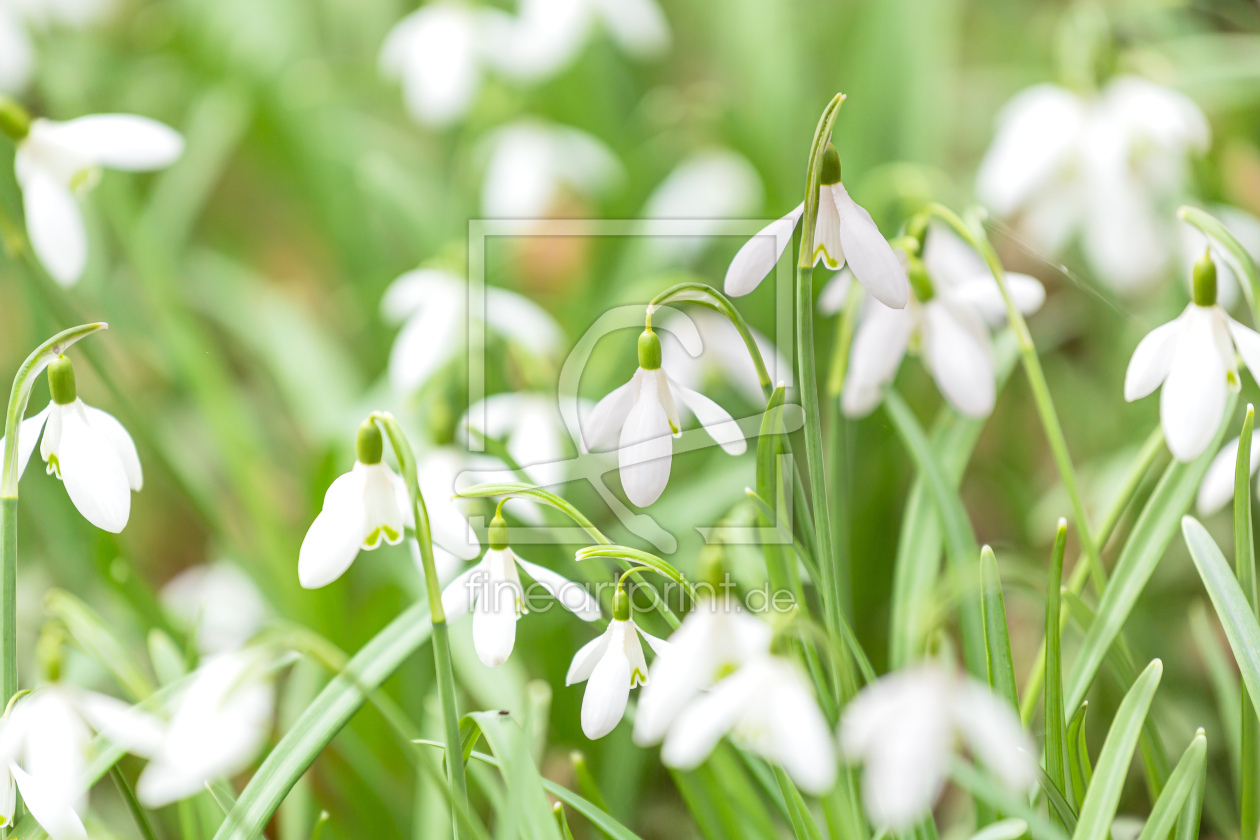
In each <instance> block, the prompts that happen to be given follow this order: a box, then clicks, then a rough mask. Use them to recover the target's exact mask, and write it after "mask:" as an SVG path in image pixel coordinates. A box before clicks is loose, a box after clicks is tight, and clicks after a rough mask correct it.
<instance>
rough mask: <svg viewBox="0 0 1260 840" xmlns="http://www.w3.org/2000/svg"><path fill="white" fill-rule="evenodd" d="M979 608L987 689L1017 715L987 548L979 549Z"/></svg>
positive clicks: (998, 589)
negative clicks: (1003, 700)
mask: <svg viewBox="0 0 1260 840" xmlns="http://www.w3.org/2000/svg"><path fill="white" fill-rule="evenodd" d="M980 583H981V587H982V589H981V593H980V599H981V605H982V607H983V611H982V613H983V616H984V647H985V652H986V654H987V664H988V667H989V686H990V687H991V688H992V689H993V691H994V692H995V693H996V694H997V695H998V696H999V697H1002V698H1005V700H1006V702H1008V703H1010V704H1011V708H1013V709H1014V710H1015V711H1017V712H1018V711H1019V696H1018V695H1017V694H1016V688H1015V665H1014V664H1013V663H1012V661H1011V637H1010V631H1009V629H1008V628H1007V626H1006V599H1005V598H1004V597H1003V595H1002V578H1001V576H1000V575H999V574H998V567H997V558H996V557H995V556H994V555H993V549H991V548H989V547H988V546H987V545H986V546H985V547H984V548H982V549H980Z"/></svg>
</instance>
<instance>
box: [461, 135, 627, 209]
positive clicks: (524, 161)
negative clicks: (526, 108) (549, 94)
mask: <svg viewBox="0 0 1260 840" xmlns="http://www.w3.org/2000/svg"><path fill="white" fill-rule="evenodd" d="M486 143H487V145H488V147H489V149H490V164H489V166H488V167H487V168H486V175H485V181H484V182H483V183H482V187H481V209H482V211H483V212H484V213H485V214H486V215H487V216H488V217H490V218H492V219H534V218H540V217H542V216H545V215H546V214H547V213H548V211H550V210H552V209H554V208H555V206H556V201H557V199H558V198H559V196H560V194H561V192H562V191H563V190H571V191H572V192H575V193H578V194H580V195H583V196H592V195H596V194H598V193H600V192H602V191H604V190H606V189H607V188H608V187H609V186H610V185H611V184H612V183H613V182H615V181H616V180H617V179H618V178H619V177H620V176H621V164H620V163H618V161H617V158H616V157H615V156H614V155H613V153H612V151H611V150H609V148H608V147H607V146H606V145H604V143H603V142H601V141H600V140H598V139H597V138H595V137H592V136H591V135H590V134H587V133H586V132H585V131H579V130H578V129H576V128H569V127H568V126H562V125H552V124H549V123H544V122H541V121H538V120H520V121H517V122H514V123H512V124H510V125H506V126H503V127H502V128H499V129H497V130H495V132H494V133H493V134H492V135H491V136H490V137H489V138H488V140H487V141H486Z"/></svg>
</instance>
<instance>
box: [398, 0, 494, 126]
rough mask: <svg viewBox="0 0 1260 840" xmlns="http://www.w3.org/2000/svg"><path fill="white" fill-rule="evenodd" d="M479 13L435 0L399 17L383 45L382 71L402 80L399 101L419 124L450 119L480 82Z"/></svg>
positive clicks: (482, 42)
mask: <svg viewBox="0 0 1260 840" xmlns="http://www.w3.org/2000/svg"><path fill="white" fill-rule="evenodd" d="M483 20H484V18H483V17H482V15H481V13H480V12H479V11H478V10H476V9H473V8H470V7H469V6H467V5H465V4H463V3H457V2H449V0H439V2H436V3H429V4H427V5H424V6H421V7H420V8H419V9H418V10H417V11H414V12H412V13H411V14H409V15H407V16H406V17H405V18H403V19H402V20H400V21H399V22H398V23H397V24H396V25H395V26H394V28H393V29H391V30H390V31H389V34H388V35H387V36H385V43H384V44H383V45H382V46H381V56H380V72H381V75H382V76H384V77H385V78H387V79H393V80H397V81H400V82H401V83H402V87H403V101H404V102H405V104H406V106H407V111H408V113H410V114H411V116H412V118H413V119H415V120H416V121H417V122H419V123H421V124H423V125H431V126H445V125H449V124H451V123H453V122H455V121H457V120H459V119H460V118H461V117H463V116H464V114H465V112H467V110H468V107H469V106H470V105H471V104H472V101H473V97H475V96H476V95H477V89H478V88H479V87H480V86H481V76H482V64H483V62H484V60H485V49H486V44H485V39H484V37H483V32H482V29H481V26H482V21H483Z"/></svg>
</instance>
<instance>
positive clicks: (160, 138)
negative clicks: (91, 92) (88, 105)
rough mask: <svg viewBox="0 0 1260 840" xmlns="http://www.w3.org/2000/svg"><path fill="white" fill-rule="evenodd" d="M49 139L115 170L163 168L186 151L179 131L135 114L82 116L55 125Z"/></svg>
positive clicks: (49, 133) (50, 131)
mask: <svg viewBox="0 0 1260 840" xmlns="http://www.w3.org/2000/svg"><path fill="white" fill-rule="evenodd" d="M48 137H49V139H51V140H53V141H54V142H56V143H57V144H58V145H61V146H64V147H65V148H67V149H69V150H71V151H72V152H73V153H74V154H76V155H78V156H80V157H82V158H85V159H87V160H91V161H94V162H96V163H97V164H98V165H101V166H108V167H110V168H111V169H123V170H130V171H144V170H149V169H161V168H163V167H166V166H170V165H171V164H172V163H174V162H175V161H176V160H178V159H179V156H180V155H181V154H183V152H184V138H183V137H181V136H180V134H179V132H178V131H176V130H174V129H173V128H170V127H169V126H166V125H163V124H162V123H160V122H158V121H156V120H151V119H148V118H146V117H137V116H134V115H132V114H94V115H92V116H90V117H79V118H78V119H75V120H70V121H69V122H64V123H58V124H56V125H54V126H53V127H52V128H51V129H50V130H49V132H48Z"/></svg>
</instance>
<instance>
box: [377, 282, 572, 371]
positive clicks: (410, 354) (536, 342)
mask: <svg viewBox="0 0 1260 840" xmlns="http://www.w3.org/2000/svg"><path fill="white" fill-rule="evenodd" d="M485 294H486V300H485V303H486V306H485V313H484V317H485V322H486V325H487V326H488V327H489V328H490V330H492V331H494V332H496V333H498V334H500V335H502V336H503V337H505V338H506V339H508V340H509V341H511V342H512V343H513V344H515V345H516V346H518V347H520V348H521V349H522V350H525V351H527V352H529V353H531V354H532V355H534V356H536V357H541V358H549V357H553V356H555V355H556V354H558V353H559V351H560V347H561V345H562V343H563V341H564V332H563V331H562V330H561V329H560V325H559V324H557V323H556V321H555V319H554V318H552V317H551V315H550V314H548V312H547V311H546V310H545V309H543V308H542V307H541V306H539V305H538V304H536V303H534V302H533V301H531V300H530V299H529V298H526V297H523V296H522V295H518V294H516V293H515V292H509V291H507V290H506V289H499V288H495V287H493V286H486V287H485ZM381 316H382V317H383V318H384V320H385V321H386V322H387V323H390V324H400V323H401V324H403V328H402V331H401V332H399V333H398V338H397V339H395V341H394V347H393V349H392V350H391V351H390V354H389V379H390V384H391V385H392V386H393V388H394V390H395V391H397V392H398V393H399V394H412V393H414V392H415V391H417V390H419V389H420V388H421V387H423V386H424V384H425V383H426V382H428V381H429V379H430V378H431V377H432V376H433V375H434V374H435V373H437V372H438V371H439V370H441V369H442V368H443V367H445V366H446V365H447V363H449V362H450V361H451V360H452V359H453V358H455V355H456V353H457V352H458V351H459V350H460V349H461V348H462V347H463V341H462V338H463V336H464V335H465V332H466V329H465V328H466V327H467V324H468V320H469V318H470V317H472V316H473V313H470V312H469V311H468V284H467V283H465V282H464V281H462V280H460V279H459V278H457V277H455V276H453V275H451V274H448V273H447V272H445V271H441V270H438V269H426V268H422V269H417V270H415V271H409V272H407V273H406V274H404V275H402V276H401V277H399V278H398V279H397V280H395V281H394V282H393V283H392V284H391V285H390V287H389V288H388V289H386V290H385V296H384V298H383V299H382V300H381ZM479 317H480V316H479Z"/></svg>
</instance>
